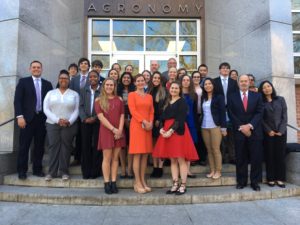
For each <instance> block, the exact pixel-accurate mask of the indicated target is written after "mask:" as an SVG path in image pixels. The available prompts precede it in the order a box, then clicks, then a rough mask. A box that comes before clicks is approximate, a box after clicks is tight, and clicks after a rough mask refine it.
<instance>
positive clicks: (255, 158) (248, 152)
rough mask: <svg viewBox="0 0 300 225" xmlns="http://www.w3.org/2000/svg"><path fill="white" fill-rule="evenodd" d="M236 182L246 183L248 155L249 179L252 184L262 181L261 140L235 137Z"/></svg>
mask: <svg viewBox="0 0 300 225" xmlns="http://www.w3.org/2000/svg"><path fill="white" fill-rule="evenodd" d="M235 150H236V178H237V183H239V184H242V185H246V184H247V181H248V157H249V162H250V164H251V171H250V181H251V183H252V184H254V183H259V182H261V181H262V155H263V154H262V141H261V140H252V139H251V138H247V137H245V138H244V139H235Z"/></svg>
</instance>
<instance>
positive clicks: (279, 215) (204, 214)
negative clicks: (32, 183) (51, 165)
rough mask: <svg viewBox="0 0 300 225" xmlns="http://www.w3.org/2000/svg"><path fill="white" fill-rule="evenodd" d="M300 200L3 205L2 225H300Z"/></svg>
mask: <svg viewBox="0 0 300 225" xmlns="http://www.w3.org/2000/svg"><path fill="white" fill-rule="evenodd" d="M299 221H300V197H294V198H285V199H275V200H263V201H252V202H239V203H218V204H200V205H181V206H178V205H177V206H103V207H101V206H70V205H42V204H41V205H39V204H22V203H8V202H0V225H54V224H55V225H77V224H78V225H101V224H109V225H114V224H120V225H126V224H130V225H135V224H136V225H148V224H153V225H165V224H166V225H169V224H178V225H189V224H209V225H218V224H220V225H227V224H228V225H237V224H242V225H252V224H253V225H260V224H262V225H269V224H270V225H279V224H280V225H283V224H284V225H294V224H295V225H296V224H297V225H298V224H299Z"/></svg>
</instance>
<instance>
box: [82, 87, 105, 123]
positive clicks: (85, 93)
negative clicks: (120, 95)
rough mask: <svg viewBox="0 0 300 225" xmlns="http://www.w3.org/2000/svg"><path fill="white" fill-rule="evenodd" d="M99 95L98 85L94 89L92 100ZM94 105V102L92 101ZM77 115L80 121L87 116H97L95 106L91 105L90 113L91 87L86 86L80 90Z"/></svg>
mask: <svg viewBox="0 0 300 225" xmlns="http://www.w3.org/2000/svg"><path fill="white" fill-rule="evenodd" d="M99 95H100V86H99V88H98V89H97V90H96V91H95V94H94V101H95V99H96V98H97V97H98V96H99ZM94 106H95V103H94ZM79 117H80V119H81V121H83V120H85V119H86V118H89V117H95V118H96V117H97V115H96V112H95V107H93V112H92V113H91V89H90V86H87V87H85V88H83V89H81V90H80V103H79Z"/></svg>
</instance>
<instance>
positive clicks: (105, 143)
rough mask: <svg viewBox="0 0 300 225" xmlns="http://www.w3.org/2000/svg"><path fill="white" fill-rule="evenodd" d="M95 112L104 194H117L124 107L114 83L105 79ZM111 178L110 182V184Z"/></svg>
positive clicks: (123, 142) (122, 143)
mask: <svg viewBox="0 0 300 225" xmlns="http://www.w3.org/2000/svg"><path fill="white" fill-rule="evenodd" d="M95 111H96V113H97V115H98V118H99V120H100V122H101V124H100V131H99V141H98V149H101V150H103V162H102V172H103V178H104V190H105V193H106V194H113V193H118V188H117V185H116V180H117V173H118V165H119V154H120V150H121V148H122V147H125V146H126V141H125V134H124V131H123V127H124V105H123V102H122V100H121V99H120V98H119V97H118V96H117V87H116V83H115V81H114V80H113V79H112V78H106V79H105V80H104V81H103V83H102V88H101V93H100V96H99V97H98V98H97V99H96V104H95ZM110 177H111V182H110Z"/></svg>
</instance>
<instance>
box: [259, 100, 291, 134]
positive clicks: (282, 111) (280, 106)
mask: <svg viewBox="0 0 300 225" xmlns="http://www.w3.org/2000/svg"><path fill="white" fill-rule="evenodd" d="M262 124H263V128H264V131H265V132H266V133H269V132H270V131H272V130H273V131H275V132H280V133H282V134H285V133H286V130H287V129H286V126H287V106H286V102H285V100H284V98H283V97H281V96H277V97H276V98H274V99H273V100H272V102H264V111H263V121H262Z"/></svg>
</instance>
